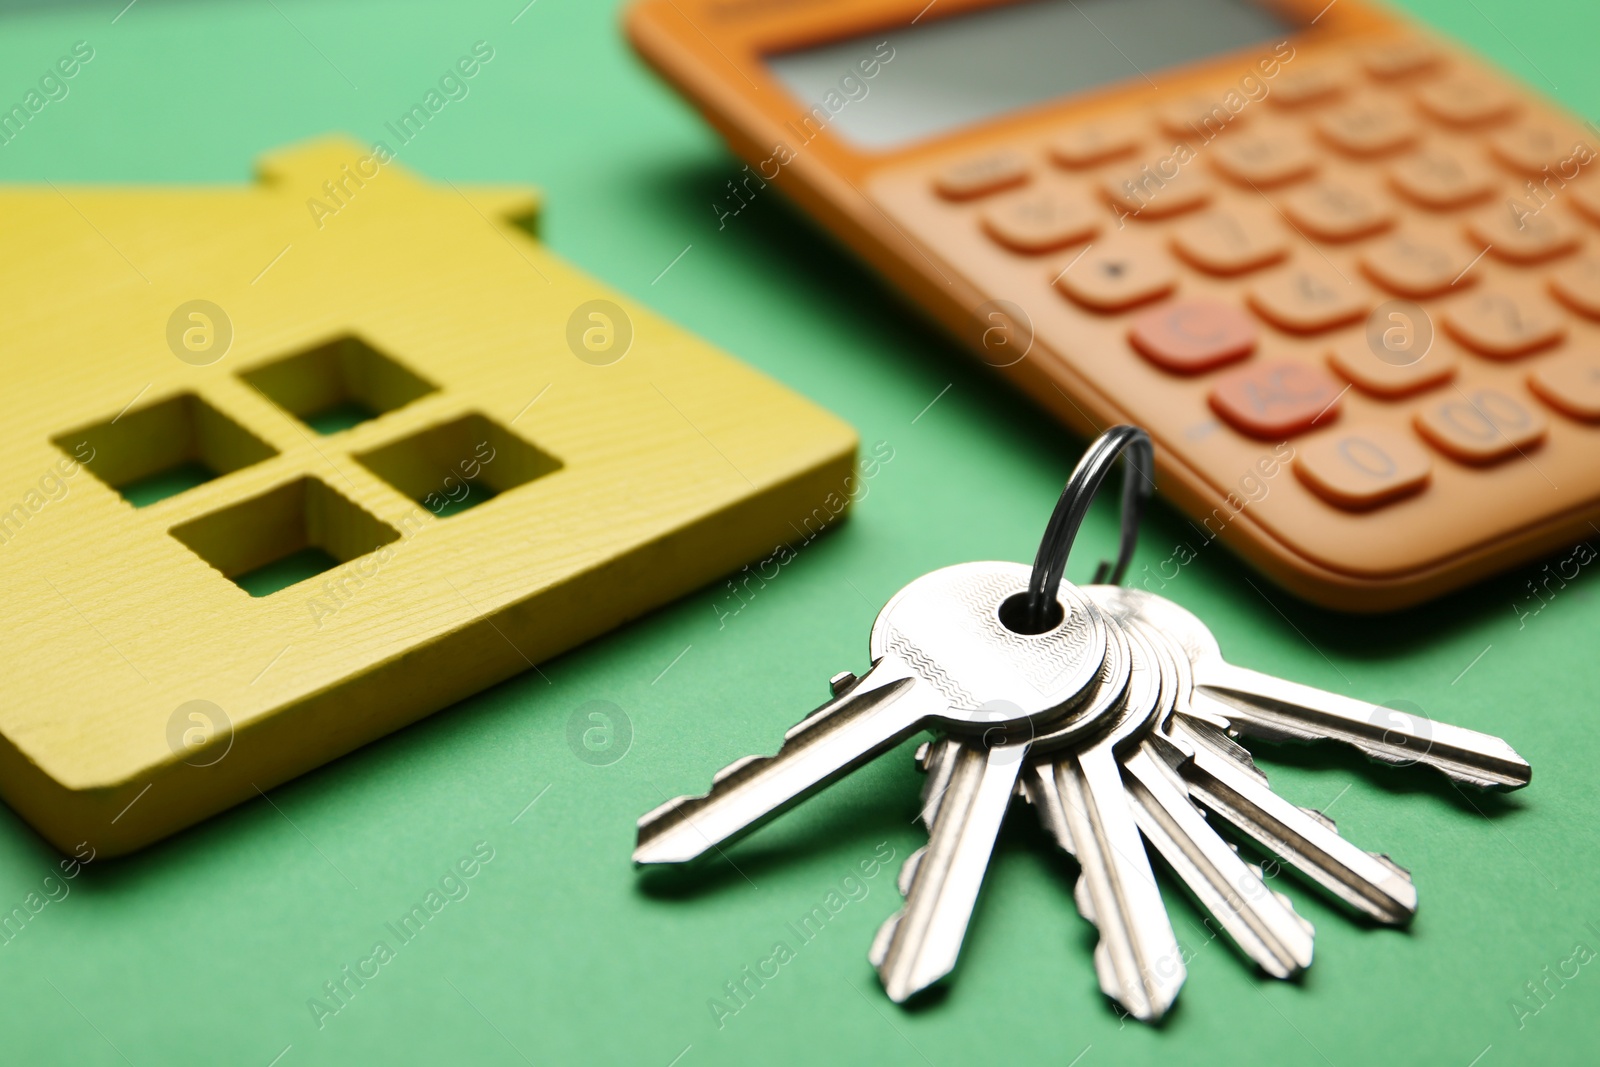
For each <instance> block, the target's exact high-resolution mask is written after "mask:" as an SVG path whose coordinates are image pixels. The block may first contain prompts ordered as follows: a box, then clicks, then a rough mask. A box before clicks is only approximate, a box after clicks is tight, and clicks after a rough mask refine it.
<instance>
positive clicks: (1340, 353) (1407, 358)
mask: <svg viewBox="0 0 1600 1067" xmlns="http://www.w3.org/2000/svg"><path fill="white" fill-rule="evenodd" d="M1396 326H1397V327H1398V328H1399V329H1400V330H1405V331H1409V327H1408V326H1407V325H1404V324H1398V323H1397V324H1396ZM1411 337H1412V338H1414V337H1415V335H1414V334H1411ZM1328 363H1329V364H1330V365H1331V366H1332V367H1333V369H1334V370H1335V371H1337V372H1338V373H1339V374H1341V375H1343V376H1344V377H1346V378H1348V379H1350V381H1351V383H1352V384H1353V385H1355V387H1356V388H1357V389H1360V390H1361V391H1362V392H1363V393H1367V394H1369V395H1371V396H1376V397H1380V398H1382V399H1384V400H1392V399H1394V398H1395V397H1400V396H1410V395H1411V394H1412V393H1421V392H1425V391H1426V390H1429V389H1432V388H1433V387H1434V386H1438V385H1443V384H1444V383H1445V382H1447V381H1449V380H1450V379H1451V378H1453V377H1455V373H1456V366H1457V364H1458V360H1457V359H1456V355H1455V352H1454V350H1453V348H1452V346H1451V344H1450V342H1449V341H1448V340H1446V339H1445V338H1443V337H1435V338H1433V340H1432V343H1430V344H1429V345H1428V348H1427V351H1425V352H1423V353H1422V355H1420V356H1418V355H1416V354H1415V353H1414V352H1411V353H1408V352H1406V351H1405V349H1404V339H1399V340H1397V343H1396V348H1395V349H1394V350H1390V349H1387V348H1386V349H1384V351H1382V352H1381V353H1380V352H1376V351H1374V350H1373V349H1372V348H1371V347H1370V346H1369V345H1368V344H1367V339H1366V338H1365V337H1357V338H1352V339H1350V340H1348V341H1345V342H1343V343H1341V344H1339V345H1337V346H1336V347H1335V348H1334V350H1333V351H1332V352H1331V353H1329V354H1328Z"/></svg>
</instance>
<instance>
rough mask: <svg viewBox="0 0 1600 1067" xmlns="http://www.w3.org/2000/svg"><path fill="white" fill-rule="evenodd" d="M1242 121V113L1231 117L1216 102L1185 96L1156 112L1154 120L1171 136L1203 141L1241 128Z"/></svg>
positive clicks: (1229, 112)
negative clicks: (1195, 138) (1194, 138)
mask: <svg viewBox="0 0 1600 1067" xmlns="http://www.w3.org/2000/svg"><path fill="white" fill-rule="evenodd" d="M1244 118H1245V113H1244V112H1243V111H1240V112H1238V113H1237V114H1235V113H1234V112H1231V111H1229V110H1228V109H1227V108H1225V107H1223V106H1222V103H1221V102H1220V101H1218V100H1213V99H1211V98H1210V97H1206V96H1186V97H1184V98H1183V99H1181V100H1175V101H1173V102H1172V103H1170V104H1165V105H1163V106H1162V107H1161V108H1160V110H1159V111H1158V112H1157V113H1156V121H1157V122H1159V123H1160V124H1161V128H1162V129H1163V130H1165V131H1166V132H1167V133H1169V134H1171V135H1172V136H1174V137H1199V138H1200V139H1201V140H1205V141H1209V140H1210V139H1211V138H1213V137H1215V136H1216V135H1217V134H1219V133H1222V132H1223V131H1224V130H1228V129H1232V128H1233V127H1235V126H1239V125H1241V124H1242V123H1243V122H1244Z"/></svg>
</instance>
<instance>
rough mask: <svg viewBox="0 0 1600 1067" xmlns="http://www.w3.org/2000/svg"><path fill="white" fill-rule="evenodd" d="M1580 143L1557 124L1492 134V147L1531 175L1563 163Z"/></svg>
mask: <svg viewBox="0 0 1600 1067" xmlns="http://www.w3.org/2000/svg"><path fill="white" fill-rule="evenodd" d="M1580 147H1582V146H1581V145H1580V144H1579V142H1577V141H1575V140H1574V139H1573V138H1572V137H1571V136H1570V135H1569V134H1568V133H1567V132H1566V131H1565V130H1563V129H1560V128H1559V127H1556V126H1515V127H1513V128H1511V129H1509V130H1501V131H1499V132H1498V133H1495V134H1492V135H1491V136H1490V137H1489V151H1490V152H1492V153H1493V154H1494V157H1495V158H1496V159H1498V160H1499V161H1500V162H1502V163H1504V164H1505V165H1506V166H1508V167H1510V168H1511V169H1512V170H1515V171H1520V172H1522V173H1523V174H1524V175H1527V176H1528V177H1531V178H1538V177H1541V176H1543V174H1544V171H1545V168H1546V167H1551V168H1556V167H1559V166H1560V165H1561V164H1562V163H1563V162H1565V161H1566V160H1567V159H1568V158H1569V157H1572V156H1573V155H1575V154H1576V153H1577V152H1578V150H1579V149H1580ZM1591 158H1592V157H1591ZM1574 162H1576V161H1574ZM1574 169H1575V168H1574Z"/></svg>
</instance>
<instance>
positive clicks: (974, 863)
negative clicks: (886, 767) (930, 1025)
mask: <svg viewBox="0 0 1600 1067" xmlns="http://www.w3.org/2000/svg"><path fill="white" fill-rule="evenodd" d="M1106 640H1107V647H1106V656H1105V661H1104V662H1103V663H1102V664H1101V667H1100V673H1099V675H1098V677H1097V678H1096V679H1095V683H1094V687H1093V691H1092V692H1091V694H1090V695H1089V696H1088V698H1087V699H1085V700H1084V701H1083V702H1082V703H1081V704H1080V705H1078V706H1077V707H1075V708H1074V709H1073V710H1072V711H1071V712H1070V713H1069V714H1068V715H1067V716H1066V717H1065V718H1064V719H1063V720H1061V721H1059V722H1057V723H1054V724H1052V726H1051V727H1050V729H1049V732H1048V733H1046V734H1043V735H1042V736H1039V737H1033V736H1029V735H1024V736H1023V737H1020V738H1005V737H987V738H986V737H971V736H965V737H963V736H960V735H953V736H946V737H942V738H939V739H938V740H936V741H934V742H932V743H931V747H930V748H929V751H928V756H927V758H926V760H925V763H926V765H927V771H928V779H927V782H926V783H925V785H924V788H923V806H922V821H923V824H924V825H925V826H927V828H928V844H927V845H926V846H925V847H923V848H921V849H918V850H917V851H916V852H913V853H912V854H911V855H910V856H908V857H907V858H906V862H905V865H904V866H903V867H902V868H901V871H900V891H901V893H903V894H904V895H905V898H906V903H905V907H904V908H902V909H901V910H900V911H898V912H896V913H895V914H894V915H892V916H890V917H889V919H888V920H887V921H885V922H884V924H883V926H881V927H880V928H879V930H878V935H877V937H876V938H875V939H874V940H873V943H872V951H871V952H870V953H869V955H868V958H869V959H870V960H871V961H872V965H873V966H874V967H876V968H877V970H878V977H879V979H880V980H881V981H882V982H883V988H884V990H885V991H886V992H887V993H888V995H889V999H891V1000H894V1001H896V1002H900V1001H904V1000H906V999H907V998H909V997H911V996H914V995H915V994H917V993H919V992H921V991H922V990H924V989H926V988H927V987H928V986H930V985H932V984H933V983H934V982H937V981H938V980H939V979H941V978H943V977H944V976H945V975H947V974H949V973H950V972H951V971H952V970H954V969H955V965H956V957H957V956H958V955H959V954H960V952H961V943H962V941H963V940H964V939H965V937H966V932H967V926H968V924H969V923H970V922H971V920H972V913H973V910H974V909H975V908H976V906H977V902H978V895H979V892H980V890H981V889H982V887H983V878H984V873H985V871H986V870H987V868H988V866H989V859H990V856H991V855H992V854H993V852H994V844H995V841H996V840H997V839H998V838H999V836H1000V827H1001V825H1002V824H1003V823H1004V821H1005V815H1006V809H1007V808H1008V807H1009V806H1010V802H1011V797H1012V795H1013V794H1014V793H1015V792H1016V787H1017V777H1018V774H1019V772H1020V771H1021V769H1022V765H1023V761H1024V760H1025V759H1026V758H1027V756H1028V755H1029V754H1030V752H1032V751H1034V750H1048V749H1050V748H1052V747H1054V746H1057V745H1062V744H1067V743H1070V742H1071V741H1072V740H1073V739H1075V738H1078V737H1081V736H1083V735H1085V734H1087V733H1090V732H1092V731H1094V730H1095V729H1098V728H1101V727H1103V726H1106V725H1109V723H1108V722H1107V719H1108V718H1109V717H1114V716H1115V715H1116V713H1117V711H1118V709H1119V706H1120V704H1121V701H1122V697H1123V693H1124V690H1125V689H1126V687H1127V684H1128V678H1129V663H1128V651H1127V644H1126V642H1125V640H1124V639H1123V637H1122V634H1121V631H1120V629H1119V628H1115V627H1107V628H1106ZM986 742H989V743H986ZM994 742H998V743H994Z"/></svg>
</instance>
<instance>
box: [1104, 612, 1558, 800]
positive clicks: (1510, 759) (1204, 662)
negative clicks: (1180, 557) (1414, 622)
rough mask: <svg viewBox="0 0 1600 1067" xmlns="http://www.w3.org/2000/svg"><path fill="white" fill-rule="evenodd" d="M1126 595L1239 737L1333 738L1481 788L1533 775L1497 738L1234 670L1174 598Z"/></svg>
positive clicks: (1204, 707) (1201, 705)
mask: <svg viewBox="0 0 1600 1067" xmlns="http://www.w3.org/2000/svg"><path fill="white" fill-rule="evenodd" d="M1124 592H1125V593H1126V594H1127V595H1128V596H1129V597H1130V598H1131V599H1132V601H1133V602H1135V603H1137V604H1138V607H1139V615H1140V617H1141V618H1143V619H1144V620H1146V621H1147V622H1148V623H1150V624H1151V625H1153V626H1155V627H1156V628H1157V629H1159V630H1160V631H1161V632H1162V633H1164V634H1166V635H1167V636H1168V637H1169V638H1170V639H1171V640H1172V641H1174V642H1175V643H1176V644H1177V645H1179V646H1180V647H1181V648H1182V649H1183V650H1184V652H1185V653H1187V655H1188V657H1189V662H1190V669H1191V671H1192V674H1193V687H1194V688H1193V693H1192V695H1191V697H1190V701H1191V704H1192V705H1193V707H1194V708H1195V709H1197V710H1199V711H1201V712H1212V713H1216V714H1220V715H1222V716H1225V717H1226V719H1227V721H1228V723H1229V724H1230V725H1231V726H1232V728H1233V729H1235V730H1237V731H1238V732H1239V733H1241V734H1248V735H1250V736H1253V737H1260V738H1263V739H1266V740H1276V741H1285V740H1293V741H1318V740H1325V739H1327V740H1335V741H1343V742H1344V743H1346V744H1349V745H1353V746H1355V747H1356V748H1358V749H1360V750H1362V751H1363V752H1365V753H1366V754H1367V755H1368V756H1371V757H1372V758H1374V759H1377V760H1382V761H1384V762H1387V763H1397V764H1401V765H1406V764H1411V763H1425V764H1427V765H1429V766H1431V767H1436V768H1438V769H1439V770H1441V771H1443V772H1444V773H1445V774H1447V775H1449V776H1450V777H1451V778H1452V779H1454V780H1455V781H1458V782H1462V783H1464V784H1467V785H1474V786H1478V787H1480V788H1498V789H1519V788H1521V787H1522V786H1525V785H1527V784H1528V781H1529V779H1530V778H1531V777H1532V774H1533V772H1532V770H1531V768H1529V766H1528V762H1527V760H1524V759H1523V758H1522V757H1521V756H1519V755H1517V753H1516V751H1515V750H1513V749H1512V747H1511V746H1510V745H1508V744H1506V743H1505V742H1504V741H1502V740H1501V739H1500V738H1498V737H1492V736H1490V735H1489V734H1482V733H1479V732H1477V731H1476V730H1467V729H1463V728H1462V727H1459V726H1452V725H1450V724H1449V723H1443V722H1436V721H1434V720H1432V719H1425V718H1422V717H1421V716H1408V715H1397V714H1396V713H1394V712H1392V711H1390V710H1389V709H1387V708H1375V707H1374V706H1373V705H1371V704H1364V703H1362V702H1361V701H1359V700H1354V699H1352V698H1350V697H1346V696H1340V695H1339V694H1337V693H1329V692H1326V691H1324V690H1321V689H1316V688H1313V687H1312V686H1309V685H1300V684H1298V683H1296V682H1290V681H1286V680H1284V679H1282V678H1274V677H1273V676H1272V675H1270V674H1263V673H1261V672H1260V671H1252V670H1249V669H1248V668H1245V667H1236V666H1234V665H1233V664H1231V663H1228V662H1226V661H1224V660H1223V658H1222V650H1221V648H1220V647H1219V646H1218V645H1217V641H1216V638H1215V637H1213V636H1212V635H1211V631H1210V630H1208V629H1206V626H1205V624H1204V623H1202V622H1201V621H1200V620H1199V619H1197V618H1195V617H1194V616H1193V615H1191V614H1190V613H1189V612H1188V611H1185V610H1184V609H1183V608H1181V607H1179V606H1178V605H1177V604H1174V603H1173V602H1172V601H1170V600H1166V599H1164V598H1162V597H1159V596H1156V595H1155V594H1154V593H1148V592H1145V591H1143V590H1139V589H1128V590H1124Z"/></svg>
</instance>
